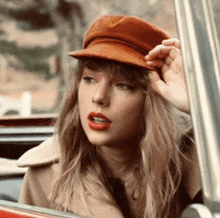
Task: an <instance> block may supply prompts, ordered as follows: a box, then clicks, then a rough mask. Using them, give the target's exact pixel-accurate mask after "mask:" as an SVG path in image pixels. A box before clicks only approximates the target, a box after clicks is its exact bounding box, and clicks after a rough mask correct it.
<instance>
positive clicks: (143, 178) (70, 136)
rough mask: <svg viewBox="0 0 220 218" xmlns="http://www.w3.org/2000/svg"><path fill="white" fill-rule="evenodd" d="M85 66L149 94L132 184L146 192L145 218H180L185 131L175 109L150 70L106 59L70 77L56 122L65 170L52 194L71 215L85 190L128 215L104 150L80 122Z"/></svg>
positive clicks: (81, 64) (143, 202)
mask: <svg viewBox="0 0 220 218" xmlns="http://www.w3.org/2000/svg"><path fill="white" fill-rule="evenodd" d="M85 67H87V68H89V69H91V70H106V71H109V72H112V73H115V74H121V75H123V76H125V77H126V79H128V80H130V81H131V82H132V83H134V84H135V85H137V86H139V87H141V88H142V89H143V91H144V92H145V93H146V110H145V112H144V114H145V116H144V117H145V121H144V122H143V134H142V139H141V141H140V154H139V155H137V156H136V162H135V163H133V169H134V170H133V172H134V173H133V174H132V176H131V180H133V181H134V182H136V185H138V186H139V187H140V189H141V193H142V195H141V196H140V199H141V200H140V204H141V205H142V206H143V207H144V208H145V209H144V215H143V217H144V218H147V217H148V218H166V217H171V216H172V214H173V213H174V214H175V218H176V217H178V201H176V200H175V195H176V193H177V189H178V187H179V184H180V181H181V160H180V149H179V143H180V138H181V134H182V130H181V128H179V125H178V122H177V120H176V119H177V116H176V113H175V110H174V109H173V107H172V106H171V105H170V104H169V103H168V102H167V101H165V100H164V99H163V98H162V97H160V96H159V95H158V94H157V93H155V92H154V91H153V90H152V89H151V87H150V85H149V79H148V71H147V70H146V69H143V68H140V67H136V66H132V65H127V64H123V63H119V62H115V61H107V60H103V59H96V58H83V59H81V60H79V63H78V67H77V70H76V73H75V74H73V75H72V77H71V80H70V85H69V89H68V91H67V92H66V95H65V98H64V101H63V105H62V110H61V113H60V116H59V118H58V120H57V135H58V139H59V146H60V151H61V157H60V165H61V168H60V177H59V178H58V180H57V182H56V184H55V187H54V189H53V199H54V200H55V199H56V198H57V197H58V196H59V195H63V196H65V199H66V201H65V202H64V203H63V206H64V209H65V210H66V211H70V202H71V198H72V196H73V193H74V192H75V191H76V190H77V192H78V193H80V192H83V191H84V190H85V189H86V190H88V191H89V192H91V193H93V194H94V195H96V196H97V197H99V198H100V199H102V200H103V201H106V202H107V203H109V204H112V205H115V206H116V207H118V208H119V209H121V210H122V213H123V209H122V208H121V207H120V205H119V204H118V203H116V202H117V200H116V199H115V197H114V195H113V193H112V189H111V185H110V183H109V178H108V173H107V172H106V167H105V166H104V165H103V160H102V158H101V155H100V153H99V150H98V149H97V147H96V146H95V145H92V144H91V143H90V142H89V141H88V139H87V137H86V135H85V133H84V131H83V129H82V126H81V123H80V117H79V107H78V87H79V83H80V80H81V76H82V72H83V70H84V69H85ZM88 211H89V208H88Z"/></svg>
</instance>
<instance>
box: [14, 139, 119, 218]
mask: <svg viewBox="0 0 220 218" xmlns="http://www.w3.org/2000/svg"><path fill="white" fill-rule="evenodd" d="M57 147H58V146H55V139H54V138H51V139H49V140H47V141H45V142H43V143H42V144H40V145H39V146H37V147H35V148H32V149H30V150H29V151H27V152H26V153H25V154H23V155H22V156H21V157H20V158H19V160H18V165H19V166H20V167H28V171H27V173H26V175H25V178H24V182H23V186H22V190H21V195H20V199H19V202H20V203H23V204H29V205H34V206H40V207H45V208H50V209H56V208H60V209H62V204H63V202H64V199H65V196H59V197H58V198H57V199H56V201H55V202H52V200H51V192H52V186H53V184H54V181H55V179H56V178H57V175H58V170H59V151H58V149H57ZM83 198H84V199H85V202H86V205H87V207H88V208H89V210H88V209H87V207H86V205H85V203H84V201H83ZM70 212H72V213H74V214H78V215H82V216H85V217H94V218H110V217H111V218H123V216H122V214H121V212H120V211H119V209H118V208H117V207H115V206H113V205H108V204H107V203H105V202H102V201H101V200H100V199H98V198H96V197H95V196H93V195H92V194H91V193H88V192H85V193H82V195H80V194H79V193H75V194H74V196H73V203H72V205H71V208H70Z"/></svg>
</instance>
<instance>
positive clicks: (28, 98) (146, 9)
mask: <svg viewBox="0 0 220 218" xmlns="http://www.w3.org/2000/svg"><path fill="white" fill-rule="evenodd" d="M213 3H214V9H215V20H216V24H217V26H218V28H217V29H218V31H220V30H219V29H220V28H219V23H220V16H219V10H220V3H219V1H218V0H213ZM91 8H92V10H91ZM104 14H127V15H135V16H139V17H141V18H143V19H145V20H147V21H151V22H153V23H155V24H156V25H158V26H160V27H161V28H163V29H164V30H166V31H167V32H168V33H169V34H170V36H171V37H178V35H177V30H176V23H175V15H174V5H173V0H135V1H134V0H117V1H116V0H111V1H107V0H92V1H91V0H90V1H88V0H82V1H71V0H62V1H61V0H53V1H50V0H44V1H33V0H28V1H27V0H22V1H13V0H2V1H0V48H1V49H0V78H1V79H0V117H4V116H24V117H25V116H42V115H45V114H54V113H55V114H56V113H57V112H58V111H59V106H60V104H61V100H62V97H63V90H64V89H65V86H66V85H67V84H68V79H69V75H70V73H71V72H72V70H73V68H74V66H75V64H76V61H74V60H73V59H71V58H70V57H69V56H68V51H71V50H76V49H80V48H81V45H82V39H83V35H84V33H85V31H86V30H87V29H88V27H89V26H90V24H91V23H92V22H93V21H94V20H95V19H96V18H97V17H98V16H100V15H104Z"/></svg>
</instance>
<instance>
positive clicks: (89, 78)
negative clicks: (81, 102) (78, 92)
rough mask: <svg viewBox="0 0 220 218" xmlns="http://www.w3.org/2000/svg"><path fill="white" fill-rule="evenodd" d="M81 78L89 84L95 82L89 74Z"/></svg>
mask: <svg viewBox="0 0 220 218" xmlns="http://www.w3.org/2000/svg"><path fill="white" fill-rule="evenodd" d="M83 80H85V81H86V83H89V84H94V83H96V80H95V79H94V78H93V77H90V76H85V77H83Z"/></svg>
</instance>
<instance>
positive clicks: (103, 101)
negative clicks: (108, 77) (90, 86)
mask: <svg viewBox="0 0 220 218" xmlns="http://www.w3.org/2000/svg"><path fill="white" fill-rule="evenodd" d="M92 102H93V103H94V104H97V105H99V106H102V107H108V106H109V105H110V88H109V86H108V84H106V83H100V84H99V85H98V86H97V89H96V91H95V93H94V95H93V97H92Z"/></svg>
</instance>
